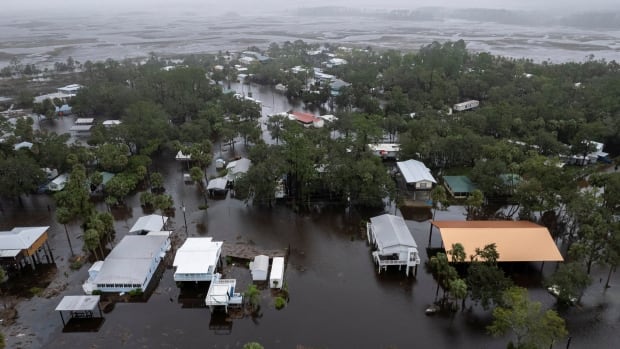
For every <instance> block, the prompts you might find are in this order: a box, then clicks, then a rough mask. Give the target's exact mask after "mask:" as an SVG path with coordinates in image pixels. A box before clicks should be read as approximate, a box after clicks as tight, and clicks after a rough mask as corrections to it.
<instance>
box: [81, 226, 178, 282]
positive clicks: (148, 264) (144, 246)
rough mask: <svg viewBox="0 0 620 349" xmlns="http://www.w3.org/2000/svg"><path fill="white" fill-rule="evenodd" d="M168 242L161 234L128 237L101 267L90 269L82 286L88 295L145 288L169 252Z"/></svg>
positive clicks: (117, 246)
mask: <svg viewBox="0 0 620 349" xmlns="http://www.w3.org/2000/svg"><path fill="white" fill-rule="evenodd" d="M168 241H169V238H168V237H166V236H159V235H127V236H125V237H124V238H123V239H122V240H121V241H120V242H119V243H118V244H117V245H116V246H115V247H114V249H113V250H112V251H111V252H110V254H109V255H108V256H107V257H106V259H105V260H104V261H103V263H102V264H99V266H98V268H97V269H98V270H97V269H95V270H89V278H88V279H87V280H86V282H85V283H84V284H83V285H82V289H83V290H84V292H85V293H86V294H92V293H93V291H100V292H115V293H116V292H129V291H132V290H138V289H139V290H142V291H144V290H146V289H147V288H148V286H149V283H150V281H151V278H152V277H153V274H154V273H155V271H156V270H157V268H158V267H159V264H160V262H161V261H162V259H163V258H164V257H165V255H166V250H167V246H168Z"/></svg>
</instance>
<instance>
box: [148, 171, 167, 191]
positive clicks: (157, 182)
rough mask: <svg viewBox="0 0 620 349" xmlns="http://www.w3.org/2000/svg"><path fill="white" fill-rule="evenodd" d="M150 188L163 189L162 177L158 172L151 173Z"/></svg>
mask: <svg viewBox="0 0 620 349" xmlns="http://www.w3.org/2000/svg"><path fill="white" fill-rule="evenodd" d="M150 179H151V188H152V189H163V188H164V176H163V175H162V174H161V173H159V172H151V178H150Z"/></svg>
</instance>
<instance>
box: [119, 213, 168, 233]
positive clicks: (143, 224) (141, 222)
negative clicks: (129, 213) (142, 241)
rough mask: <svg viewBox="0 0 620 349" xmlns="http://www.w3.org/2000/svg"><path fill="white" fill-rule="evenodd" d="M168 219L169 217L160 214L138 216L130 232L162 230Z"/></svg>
mask: <svg viewBox="0 0 620 349" xmlns="http://www.w3.org/2000/svg"><path fill="white" fill-rule="evenodd" d="M167 221H168V217H162V216H160V215H158V214H152V215H148V216H142V217H140V218H138V220H137V221H136V223H135V224H134V225H133V227H131V229H129V232H130V233H137V232H141V231H147V232H148V231H161V230H162V228H163V227H164V224H165V222H167Z"/></svg>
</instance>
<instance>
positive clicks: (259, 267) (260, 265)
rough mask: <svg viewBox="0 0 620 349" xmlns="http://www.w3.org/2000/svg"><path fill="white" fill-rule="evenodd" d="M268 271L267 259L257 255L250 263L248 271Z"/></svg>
mask: <svg viewBox="0 0 620 349" xmlns="http://www.w3.org/2000/svg"><path fill="white" fill-rule="evenodd" d="M267 270H269V257H268V256H265V255H262V254H259V255H258V256H256V257H254V261H253V262H251V263H250V271H252V272H254V271H265V272H266V271H267Z"/></svg>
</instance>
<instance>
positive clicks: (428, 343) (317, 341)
mask: <svg viewBox="0 0 620 349" xmlns="http://www.w3.org/2000/svg"><path fill="white" fill-rule="evenodd" d="M233 88H234V89H236V90H237V91H240V89H241V86H240V85H234V86H233ZM244 89H247V86H245V87H244ZM252 91H253V96H254V98H258V99H260V100H262V101H263V114H264V115H268V114H272V113H274V112H281V111H285V110H288V109H290V108H297V107H299V106H291V105H288V104H287V101H286V99H284V98H283V97H282V96H281V95H278V94H274V93H273V92H272V91H271V90H270V89H264V88H259V87H256V86H253V87H252ZM244 92H247V90H244ZM264 120H265V117H263V118H262V121H264ZM72 122H73V118H71V117H67V118H64V119H62V120H56V121H43V122H42V123H41V124H40V127H42V128H49V129H53V130H56V131H62V130H66V129H68V128H69V127H70V125H71V124H72ZM265 136H266V137H267V135H265ZM236 150H237V153H235V154H233V153H232V152H231V150H230V149H225V150H224V152H223V153H222V156H223V157H224V158H225V159H229V158H232V157H233V156H234V155H237V154H238V153H239V152H242V151H243V147H242V145H241V144H238V145H237V147H236ZM214 152H215V153H216V154H218V155H219V147H217V146H216V147H214ZM173 157H174V154H172V153H164V154H161V155H160V156H159V157H158V158H156V159H155V160H154V161H153V170H155V171H159V172H161V173H162V174H164V176H165V179H166V182H165V188H166V192H167V193H169V194H171V195H172V196H173V198H174V202H175V207H176V212H175V214H174V217H172V222H171V226H172V228H173V229H174V230H175V233H176V234H178V235H180V236H185V229H186V227H185V223H184V222H185V221H187V233H188V234H189V235H190V236H212V237H213V238H214V239H216V240H222V241H224V243H234V242H237V241H246V242H247V241H251V242H252V243H254V244H256V245H257V246H260V247H262V248H266V249H284V248H290V250H291V254H290V257H289V259H288V265H287V267H286V271H285V282H286V283H287V285H288V290H289V296H290V301H289V303H288V304H287V305H286V307H285V308H284V309H282V310H276V309H275V307H274V297H273V295H272V294H271V292H270V291H269V290H263V291H262V293H261V310H260V313H259V314H258V315H257V316H249V315H248V316H245V317H241V318H235V319H232V320H231V319H226V318H225V317H222V316H217V317H214V318H212V316H211V313H210V311H209V310H208V309H207V308H204V307H202V306H201V305H202V304H203V303H202V302H203V300H204V293H205V292H206V287H205V289H203V290H202V291H201V290H200V289H198V290H197V292H196V293H197V296H196V297H192V295H191V293H189V292H184V293H183V294H181V292H180V290H179V288H177V286H176V285H175V283H174V281H173V279H172V270H170V269H165V270H164V272H163V274H162V275H161V278H160V280H158V281H156V282H158V283H157V288H156V289H155V291H154V293H153V294H152V295H151V297H150V298H149V299H148V301H147V302H144V303H117V304H116V305H115V306H114V307H113V309H112V310H111V311H110V312H108V313H105V314H104V317H105V320H104V322H103V323H102V324H100V328H99V331H98V332H89V333H63V332H62V323H61V320H60V316H59V315H58V313H56V312H55V311H54V308H55V307H56V305H57V304H58V302H59V301H60V299H61V298H62V296H63V295H76V294H82V290H81V284H82V282H83V281H84V280H85V279H86V278H87V275H88V273H87V270H88V267H89V266H90V265H89V264H86V265H84V266H83V267H82V268H81V269H80V270H78V271H72V270H70V269H69V268H68V258H69V256H70V252H69V249H68V244H67V241H66V237H65V232H64V228H63V227H62V226H61V225H59V224H58V223H56V222H55V221H54V218H53V210H54V203H53V200H51V198H50V197H48V196H46V195H31V196H29V197H24V199H23V203H24V207H20V205H19V203H18V202H17V201H15V202H9V201H3V202H1V205H2V206H1V208H2V210H1V211H0V229H3V230H4V229H10V228H12V227H13V226H36V225H50V226H51V228H50V244H51V246H52V250H53V253H54V256H55V258H56V266H57V269H56V271H55V278H53V280H51V283H50V285H49V286H48V287H47V289H46V290H45V292H44V293H43V294H42V295H41V296H40V297H33V298H30V299H28V300H22V301H21V302H20V303H19V304H18V305H17V308H16V309H17V311H18V318H17V320H16V323H15V324H14V325H12V326H3V329H2V331H3V332H4V333H5V334H6V336H7V344H8V345H7V347H9V348H40V347H45V348H66V347H74V348H86V347H90V348H94V347H99V348H117V347H125V348H137V347H143V348H151V347H156V348H157V347H159V348H190V347H198V346H201V347H213V348H215V347H219V348H222V347H224V348H239V347H241V346H242V345H243V344H244V343H246V342H249V341H258V342H260V343H262V344H263V345H264V346H265V347H266V348H295V347H296V346H298V345H302V346H305V347H312V348H388V347H391V348H411V347H414V346H415V347H421V348H428V347H436V348H455V347H456V348H502V347H504V345H505V342H506V340H505V339H504V338H500V339H493V338H491V337H489V336H488V335H487V334H486V333H485V326H486V325H487V324H489V321H490V313H489V312H485V311H482V310H481V309H478V308H474V309H473V310H471V311H465V312H458V313H456V314H455V315H454V316H453V317H449V316H447V315H445V316H444V315H437V316H434V317H428V316H426V315H425V314H424V310H425V309H426V307H427V306H428V305H429V304H431V303H432V302H433V300H434V297H435V287H436V284H435V282H434V280H433V279H432V277H431V276H430V274H428V273H427V272H426V271H425V269H424V267H423V266H421V267H420V268H419V270H418V274H417V277H409V278H407V277H405V275H404V272H402V271H398V270H390V271H388V272H387V273H386V272H382V273H381V274H380V275H378V274H377V271H376V269H375V268H374V265H373V263H372V261H371V258H370V248H369V246H368V245H367V243H366V241H365V239H364V236H363V234H361V233H360V222H361V220H363V219H367V218H368V217H370V216H373V215H375V214H379V213H381V211H363V212H362V211H358V210H352V211H350V212H349V211H346V210H345V209H344V208H343V207H340V206H331V205H325V204H321V203H316V205H313V207H312V210H311V211H310V212H307V213H294V212H293V211H292V210H290V209H289V208H288V207H287V206H286V205H283V204H279V205H276V206H275V207H274V208H273V209H266V208H260V207H253V206H251V205H246V204H245V203H244V202H243V201H240V200H237V199H234V198H230V197H227V198H224V199H220V200H213V199H210V200H209V203H208V204H209V208H208V209H207V210H199V209H198V207H199V206H200V205H202V204H203V203H204V198H203V196H202V195H201V194H200V193H199V192H198V190H197V187H196V186H195V185H192V184H185V183H184V182H183V177H182V174H183V171H184V166H183V165H182V164H180V163H177V162H175V161H174V160H173ZM209 171H210V172H211V173H213V172H214V169H212V168H210V169H209ZM182 204H183V205H185V207H186V213H185V217H184V216H183V212H182V210H181V205H182ZM97 206H98V208H99V209H100V210H106V209H107V208H106V207H105V205H104V204H102V203H98V204H97ZM385 211H386V212H390V213H394V212H396V213H397V214H399V215H400V214H401V212H400V211H398V210H395V209H394V207H393V206H389V205H388V206H386V207H385ZM112 212H113V214H114V216H115V219H116V220H115V228H116V231H117V236H116V241H119V240H120V239H121V238H122V237H123V236H124V235H125V234H126V232H127V231H128V229H129V228H130V227H131V226H132V225H133V223H134V222H135V221H136V220H137V218H138V217H139V216H141V215H143V214H145V212H143V209H142V208H141V207H140V206H139V201H138V195H137V194H136V195H133V196H131V197H129V198H128V200H127V205H126V208H118V209H113V211H112ZM148 213H150V212H148ZM404 214H405V218H406V219H407V224H408V226H409V229H410V230H411V232H412V234H413V236H414V238H415V239H416V241H417V243H418V245H419V246H420V253H421V257H422V261H423V262H425V261H426V260H427V259H428V256H427V253H426V249H425V247H426V246H427V241H428V232H429V228H430V223H429V221H428V220H423V219H425V218H417V217H425V216H427V215H424V214H422V215H420V214H418V213H415V214H414V213H412V212H409V211H405V212H404ZM413 218H416V219H422V221H416V220H414V219H413ZM437 219H440V220H441V219H455V220H460V219H464V214H463V208H462V207H459V206H454V207H451V208H450V209H449V210H448V211H438V212H437ZM68 228H69V232H70V234H71V239H72V242H73V246H74V249H75V250H76V251H81V247H82V240H81V230H80V229H79V228H78V227H77V225H75V224H71V225H69V226H68ZM440 244H441V242H440V241H439V236H438V234H433V241H432V246H434V247H438V246H440ZM539 268H540V265H539V264H531V265H529V264H527V265H521V266H517V267H516V268H513V272H514V275H515V279H516V280H517V281H518V283H519V284H521V285H523V286H527V287H528V288H529V290H530V295H531V297H532V298H534V299H536V300H539V301H541V302H543V303H544V304H545V305H547V306H551V305H552V304H553V301H554V299H553V298H552V297H551V296H550V295H549V294H548V293H547V292H546V291H545V290H544V289H543V288H542V286H541V285H540V280H541V277H540V274H539V273H538V270H539ZM554 268H555V265H554V264H546V265H545V267H544V274H546V275H548V274H549V273H551V272H553V270H554ZM225 271H226V272H227V273H229V274H228V275H229V276H232V277H236V278H238V280H239V284H238V287H237V289H238V290H244V289H245V287H246V286H247V285H248V283H249V271H248V270H247V269H245V266H244V265H238V264H236V265H235V266H234V267H233V266H232V265H227V266H226V269H225ZM52 272H54V271H53V269H52ZM593 275H594V276H593V281H594V282H593V285H592V286H591V287H590V288H589V289H588V291H587V292H586V294H585V296H584V298H583V305H582V306H579V307H577V308H574V309H571V310H569V311H568V312H563V313H562V315H563V316H565V318H566V319H567V325H568V328H569V331H570V333H571V336H572V340H571V346H570V347H571V348H589V347H600V348H612V347H614V344H613V343H617V340H616V338H617V336H616V333H617V330H618V324H619V323H620V322H619V320H620V286H617V281H616V280H617V276H616V275H614V279H613V280H612V285H613V286H612V288H610V289H609V290H607V292H605V293H604V292H603V286H602V285H603V283H604V279H603V280H601V279H600V278H604V277H605V276H606V270H603V269H596V270H595V271H594V272H593ZM614 281H615V283H614ZM566 344H567V341H566V340H564V341H561V342H560V343H557V344H556V347H557V348H564V347H565V346H566Z"/></svg>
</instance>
